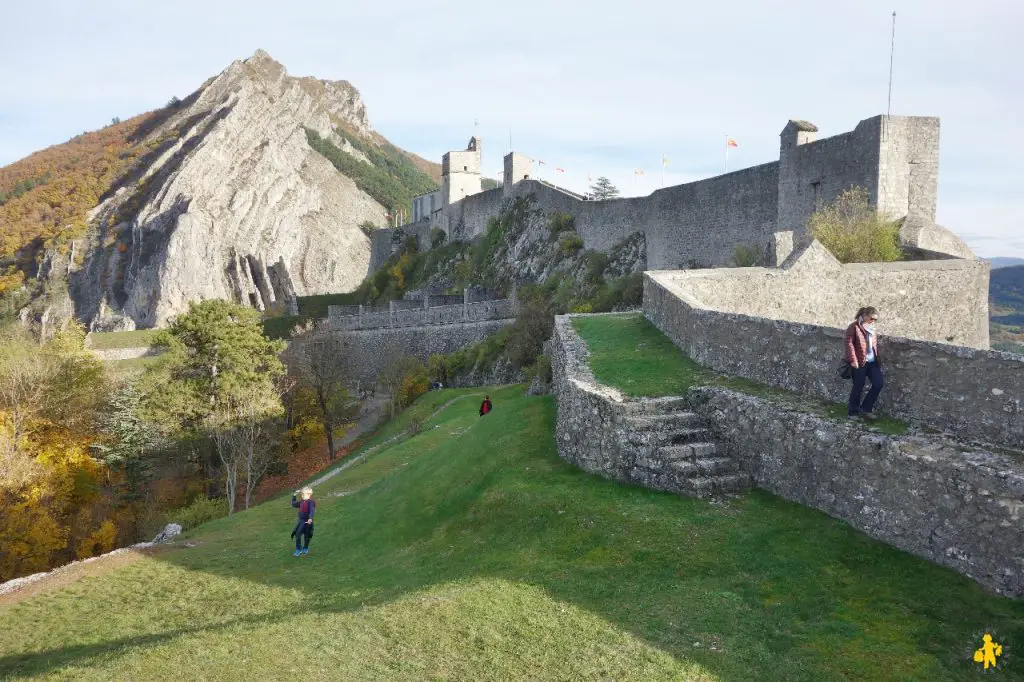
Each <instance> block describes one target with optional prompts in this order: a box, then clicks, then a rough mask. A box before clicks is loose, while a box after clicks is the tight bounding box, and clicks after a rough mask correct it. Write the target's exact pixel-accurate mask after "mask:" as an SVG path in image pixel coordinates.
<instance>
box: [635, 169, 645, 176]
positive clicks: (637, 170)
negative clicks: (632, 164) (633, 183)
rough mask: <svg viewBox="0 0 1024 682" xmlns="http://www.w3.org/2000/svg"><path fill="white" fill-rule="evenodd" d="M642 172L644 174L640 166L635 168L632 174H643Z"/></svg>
mask: <svg viewBox="0 0 1024 682" xmlns="http://www.w3.org/2000/svg"><path fill="white" fill-rule="evenodd" d="M643 174H644V171H643V169H642V168H637V169H636V170H635V171H633V175H643Z"/></svg>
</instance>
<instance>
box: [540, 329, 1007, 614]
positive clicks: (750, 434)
mask: <svg viewBox="0 0 1024 682" xmlns="http://www.w3.org/2000/svg"><path fill="white" fill-rule="evenodd" d="M551 358H552V374H553V390H554V393H555V396H556V399H557V402H558V415H557V421H556V441H557V443H558V454H559V456H560V457H562V458H563V459H565V460H567V461H569V462H571V463H573V464H576V465H577V466H579V467H580V468H582V469H584V470H586V471H589V472H592V473H596V474H599V475H601V476H604V477H606V478H610V479H613V480H617V481H623V482H628V483H633V484H638V485H643V486H645V487H650V488H656V489H662V490H665V489H669V490H671V489H673V488H672V486H671V485H665V482H666V476H665V474H664V473H662V472H666V471H669V470H671V469H672V467H673V466H678V464H677V463H675V462H674V461H673V460H672V459H671V458H670V457H669V456H668V454H667V453H669V452H670V451H671V450H667V449H664V448H662V449H660V450H659V449H656V448H651V447H650V445H649V444H647V443H645V442H644V441H643V439H637V438H636V437H635V429H634V428H633V426H632V424H631V423H630V419H631V417H635V415H637V414H638V413H639V414H652V413H653V414H656V413H657V412H658V411H659V407H660V406H670V407H673V408H676V409H678V408H681V407H682V408H685V409H688V410H692V411H693V412H695V413H696V414H697V415H699V417H700V422H701V425H702V426H704V427H706V428H708V429H710V430H711V431H712V432H713V434H714V439H715V446H716V447H717V449H718V452H719V453H720V454H722V455H726V456H728V457H729V458H731V459H733V460H735V461H737V462H739V463H740V466H741V467H742V469H743V470H744V472H745V473H746V474H748V475H750V476H751V477H752V478H753V481H754V483H755V485H757V486H758V487H761V488H764V489H766V490H769V491H771V492H773V493H775V494H777V495H780V496H782V497H785V498H786V499H789V500H793V501H795V502H799V503H801V504H804V505H807V506H809V507H813V508H815V509H818V510H821V511H823V512H825V513H827V514H829V515H831V516H834V517H836V518H839V519H842V520H843V521H845V522H847V523H849V524H850V525H851V526H853V527H854V528H856V529H858V530H860V531H862V532H864V533H865V534H867V535H869V536H871V537H873V538H876V539H878V540H881V541H882V542H885V543H888V544H890V545H892V546H894V547H897V548H899V549H902V550H904V551H907V552H910V553H912V554H916V555H917V556H920V557H923V558H925V559H928V560H929V561H932V562H935V563H937V564H941V565H944V566H947V567H949V568H952V569H953V570H955V571H957V572H959V573H962V574H964V575H966V576H968V577H970V578H972V579H974V580H976V581H977V582H979V583H981V584H982V585H984V586H986V587H988V588H990V589H993V590H995V591H997V592H999V593H1001V594H1004V595H1007V596H1011V597H1017V598H1020V597H1024V462H1021V461H1019V460H1016V459H1014V458H1013V457H1012V456H1009V455H1002V454H997V453H994V452H989V451H985V450H980V449H978V448H971V447H965V446H962V445H959V444H957V443H955V442H952V441H949V440H943V439H941V438H939V437H932V436H887V435H884V434H881V433H877V432H873V431H869V430H868V429H866V428H864V427H863V426H862V425H860V424H849V423H846V422H841V421H836V420H832V419H827V418H824V417H820V416H816V415H813V414H809V413H807V412H806V411H804V410H800V409H797V408H794V407H793V406H792V405H790V404H788V403H786V402H785V401H783V400H781V399H779V400H776V399H766V398H762V397H755V396H751V395H746V394H741V393H737V392H735V391H731V390H728V389H723V388H718V387H703V388H695V389H693V390H691V391H690V392H689V393H688V394H687V395H685V396H679V397H667V398H658V399H653V400H652V399H644V400H629V399H627V398H625V397H624V396H623V395H622V394H621V393H620V392H619V391H617V390H616V389H614V388H610V387H608V386H603V385H601V384H600V383H598V382H597V381H596V380H595V378H594V376H593V374H592V373H591V371H590V368H589V366H588V360H587V358H588V352H587V349H586V345H585V344H584V342H583V341H582V340H581V339H580V338H579V335H578V334H577V333H576V331H575V330H574V329H573V328H572V325H571V322H570V318H569V317H565V316H563V317H558V318H556V321H555V334H554V339H553V344H552V348H551ZM765 364H770V362H768V361H766V362H765ZM669 481H670V479H669Z"/></svg>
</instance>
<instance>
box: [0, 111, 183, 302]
mask: <svg viewBox="0 0 1024 682" xmlns="http://www.w3.org/2000/svg"><path fill="white" fill-rule="evenodd" d="M172 110H173V106H168V107H167V108H166V109H161V110H158V111H154V112H149V113H146V114H142V115H140V116H136V117H134V118H132V119H129V120H127V121H119V122H114V123H112V124H111V125H109V126H107V127H105V128H102V129H101V130H97V131H93V132H87V133H82V134H81V135H78V136H76V137H74V138H72V139H71V140H68V141H67V142H65V143H63V144H58V145H54V146H52V147H48V148H46V149H43V150H42V151H38V152H36V153H34V154H32V155H31V156H28V157H26V158H24V159H21V160H20V161H16V162H15V163H12V164H10V165H8V166H5V167H2V168H0V267H2V268H3V269H2V272H0V295H2V294H3V293H4V292H5V291H7V290H9V289H11V288H14V287H17V286H20V285H21V284H22V283H23V282H24V281H25V279H26V278H28V277H32V276H33V275H34V273H35V266H36V262H37V260H38V259H39V257H40V255H41V253H42V252H43V250H44V249H47V248H61V247H63V246H66V245H67V244H68V243H69V242H70V240H72V239H77V238H80V237H82V236H84V235H85V233H86V231H87V229H88V222H87V219H88V215H89V212H90V211H91V210H92V209H94V208H95V207H96V206H97V205H98V204H99V203H100V202H101V201H102V200H103V199H104V198H105V196H106V195H107V194H108V193H109V192H110V191H111V189H112V188H113V187H116V186H117V185H119V184H121V183H122V182H124V181H126V180H127V179H128V178H129V176H130V175H131V172H132V171H133V169H136V166H137V165H138V164H140V162H142V161H144V160H145V158H146V156H147V154H149V153H151V152H153V151H154V150H155V149H157V148H159V147H160V146H161V144H162V143H164V142H166V140H160V139H156V140H145V138H146V136H147V135H148V134H149V133H150V132H152V131H153V130H154V129H155V128H156V127H157V126H159V125H160V124H161V123H162V122H163V121H164V120H165V119H166V118H167V116H168V114H169V113H171V111H172Z"/></svg>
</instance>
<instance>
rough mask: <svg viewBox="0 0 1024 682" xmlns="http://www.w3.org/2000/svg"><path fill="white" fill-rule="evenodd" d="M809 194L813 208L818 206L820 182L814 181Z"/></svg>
mask: <svg viewBox="0 0 1024 682" xmlns="http://www.w3.org/2000/svg"><path fill="white" fill-rule="evenodd" d="M811 192H812V194H813V201H814V205H815V207H817V205H818V201H819V199H820V198H821V181H820V180H818V181H815V182H812V183H811Z"/></svg>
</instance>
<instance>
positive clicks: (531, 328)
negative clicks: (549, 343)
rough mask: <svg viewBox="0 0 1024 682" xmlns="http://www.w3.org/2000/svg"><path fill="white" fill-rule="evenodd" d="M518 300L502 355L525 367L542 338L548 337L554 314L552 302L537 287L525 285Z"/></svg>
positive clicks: (535, 354) (539, 348) (532, 359)
mask: <svg viewBox="0 0 1024 682" xmlns="http://www.w3.org/2000/svg"><path fill="white" fill-rule="evenodd" d="M520 301H521V303H520V306H519V312H518V313H517V314H516V321H515V323H513V325H512V326H511V327H510V328H509V333H508V342H507V343H506V345H505V355H506V356H507V357H508V359H509V360H510V361H511V362H512V364H513V365H515V366H516V367H526V366H528V365H532V364H533V363H534V362H535V361H536V360H537V356H538V355H540V354H541V351H542V350H543V349H544V341H546V340H547V339H549V338H551V333H552V331H554V328H555V317H554V314H553V313H552V312H551V304H550V303H549V302H548V300H547V299H546V298H545V297H544V295H543V292H542V291H540V290H538V289H536V288H532V287H531V288H529V289H524V290H523V291H522V292H521V294H520Z"/></svg>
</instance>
